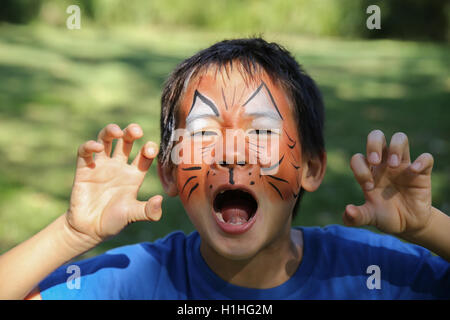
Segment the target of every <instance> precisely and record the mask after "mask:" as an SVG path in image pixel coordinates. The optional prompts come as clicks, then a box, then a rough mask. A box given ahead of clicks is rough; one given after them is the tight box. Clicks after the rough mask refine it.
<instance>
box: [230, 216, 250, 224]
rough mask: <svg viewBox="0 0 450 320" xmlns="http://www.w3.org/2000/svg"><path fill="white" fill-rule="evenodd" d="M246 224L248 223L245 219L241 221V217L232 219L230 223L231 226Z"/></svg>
mask: <svg viewBox="0 0 450 320" xmlns="http://www.w3.org/2000/svg"><path fill="white" fill-rule="evenodd" d="M245 222H246V221H245V220H244V219H241V218H240V217H232V218H231V219H230V221H228V223H229V224H234V225H241V224H243V223H245Z"/></svg>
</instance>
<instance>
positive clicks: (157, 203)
mask: <svg viewBox="0 0 450 320" xmlns="http://www.w3.org/2000/svg"><path fill="white" fill-rule="evenodd" d="M162 199H163V197H162V196H160V195H156V196H153V197H151V198H150V199H148V201H139V200H136V202H135V204H134V206H133V207H132V210H130V212H129V213H130V217H129V220H131V221H133V222H135V221H158V220H159V219H161V214H162V209H161V204H162Z"/></svg>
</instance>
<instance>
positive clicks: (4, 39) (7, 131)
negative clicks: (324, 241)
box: [0, 24, 450, 253]
mask: <svg viewBox="0 0 450 320" xmlns="http://www.w3.org/2000/svg"><path fill="white" fill-rule="evenodd" d="M245 36H248V35H247V34H242V33H239V32H228V33H217V32H212V31H209V32H208V31H197V30H193V29H186V28H185V29H177V28H161V27H159V28H157V27H152V26H150V27H136V28H131V27H121V28H109V29H100V28H91V27H86V28H83V29H82V30H80V31H79V32H78V31H77V32H71V31H69V30H67V29H65V28H56V27H54V28H50V27H45V26H43V25H39V24H36V25H33V26H32V27H23V26H3V27H2V28H0V82H1V86H0V156H1V157H0V164H1V166H0V191H1V194H0V252H2V251H4V250H7V249H8V248H10V247H11V246H13V245H15V244H17V243H19V242H20V241H23V240H24V239H26V238H27V237H29V236H31V235H32V234H34V233H36V232H37V231H39V230H40V229H42V228H43V227H44V226H45V225H47V224H48V223H49V222H50V221H52V220H53V219H54V218H56V217H57V216H58V215H60V214H62V213H63V212H64V211H65V210H66V209H67V206H68V203H69V196H70V190H71V186H72V182H73V174H74V170H75V161H76V151H77V148H78V146H79V145H80V144H81V143H83V142H84V141H86V140H90V139H96V136H97V134H98V132H99V130H100V129H101V128H102V127H103V126H105V125H106V124H108V123H111V122H112V123H117V124H119V125H120V126H122V127H124V126H126V125H127V124H129V123H138V124H140V125H141V126H142V128H143V130H144V133H145V136H144V138H143V139H142V141H138V142H136V146H135V148H134V149H133V152H132V155H131V158H133V157H134V156H135V155H136V153H137V151H138V149H139V148H140V147H142V146H143V144H144V143H145V141H147V140H152V141H156V142H159V114H160V111H159V104H160V101H159V100H160V95H161V89H162V86H163V82H164V80H165V79H166V77H167V75H168V74H169V73H170V72H171V71H172V70H173V68H174V67H175V66H176V65H177V64H178V63H179V62H181V61H182V60H183V59H184V58H186V57H188V56H190V55H192V54H193V53H195V52H196V51H197V50H199V49H201V48H204V47H206V46H208V45H211V44H213V43H214V42H216V41H219V40H223V39H226V38H233V37H245ZM264 37H265V38H266V39H267V40H269V41H277V42H279V43H281V44H283V45H285V46H286V47H287V49H289V50H291V51H292V54H293V55H294V56H295V57H296V58H297V59H298V61H299V62H300V64H302V65H303V66H304V67H305V69H306V70H307V71H308V72H309V73H310V74H311V75H312V77H313V78H314V79H315V80H316V82H317V83H318V84H319V86H320V88H321V90H322V92H323V95H324V100H325V103H326V108H327V120H326V128H325V134H326V146H327V151H328V170H327V174H326V177H325V180H324V183H323V184H322V186H321V187H320V188H319V190H318V191H317V192H314V193H311V194H307V195H306V196H305V199H304V200H303V202H302V204H301V212H300V214H299V215H298V217H297V218H296V220H295V221H294V224H301V225H325V224H329V223H341V213H342V210H343V208H344V207H345V205H346V204H347V203H358V201H359V202H361V201H362V193H361V191H360V188H359V186H358V185H357V183H356V182H355V181H354V179H353V175H352V172H351V170H350V167H349V160H350V157H351V155H352V154H353V153H356V152H363V153H364V152H365V141H366V137H367V134H368V133H369V132H370V130H372V129H374V128H379V129H382V130H384V131H386V134H387V136H388V135H391V134H392V133H393V132H396V131H405V132H407V133H408V136H409V137H410V138H411V139H410V140H411V141H412V143H413V144H414V145H413V146H412V148H411V150H412V152H413V153H414V154H415V155H416V156H417V155H418V154H419V152H432V153H433V155H434V156H435V163H436V165H435V169H434V175H433V192H434V205H436V206H438V207H440V208H443V207H450V205H449V204H448V196H449V194H450V187H449V180H448V176H449V172H450V142H449V141H450V139H449V136H448V132H449V126H448V119H449V116H450V109H448V105H447V104H448V93H449V92H450V80H449V77H448V67H449V61H450V59H449V51H448V46H445V45H435V44H429V43H415V42H399V41H386V40H384V41H349V40H345V41H341V40H336V39H326V38H323V39H317V38H307V37H296V36H294V35H285V34H280V33H267V34H264ZM389 138H390V137H389ZM160 193H162V187H161V184H160V182H159V178H158V176H157V173H156V169H155V166H154V165H153V166H152V167H151V169H150V171H149V173H148V174H147V176H146V179H145V181H144V183H143V185H142V188H141V190H140V192H139V196H138V197H139V199H141V200H147V199H148V198H149V197H151V196H152V195H154V194H160ZM163 207H164V208H165V213H164V216H163V219H162V221H161V222H158V224H145V223H144V224H142V223H138V224H136V225H133V226H130V227H127V228H126V230H124V231H123V232H122V233H121V234H120V236H118V237H117V238H114V239H113V240H111V241H110V242H108V243H106V244H105V245H104V246H102V247H100V248H98V249H96V250H97V251H94V253H98V252H101V250H103V249H104V248H107V247H111V246H117V245H120V244H123V243H134V242H139V241H151V240H154V239H155V238H156V237H160V236H163V235H164V234H167V233H168V232H170V231H173V230H174V229H182V230H185V231H188V230H192V229H193V227H192V225H191V224H190V222H189V221H188V219H187V217H186V215H185V213H184V210H183V207H182V205H181V203H180V201H179V199H176V198H168V197H165V198H164V203H163Z"/></svg>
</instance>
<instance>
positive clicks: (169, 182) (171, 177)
mask: <svg viewBox="0 0 450 320" xmlns="http://www.w3.org/2000/svg"><path fill="white" fill-rule="evenodd" d="M175 169H176V168H175V166H174V165H172V164H170V165H167V166H163V165H162V164H161V162H160V161H158V175H159V179H160V180H161V184H162V186H163V188H164V191H165V192H166V193H167V195H168V196H169V197H175V196H176V195H177V194H178V188H177V178H176V170H175Z"/></svg>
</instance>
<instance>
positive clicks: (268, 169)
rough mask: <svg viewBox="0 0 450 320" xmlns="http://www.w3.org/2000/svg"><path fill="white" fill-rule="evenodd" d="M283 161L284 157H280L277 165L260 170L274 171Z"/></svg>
mask: <svg viewBox="0 0 450 320" xmlns="http://www.w3.org/2000/svg"><path fill="white" fill-rule="evenodd" d="M283 159H284V155H283V156H282V157H281V159H280V161H278V162H277V163H275V164H274V165H273V166H271V167H268V168H261V170H263V171H270V170H273V169H275V168H276V167H278V166H279V165H280V164H281V162H282V161H283Z"/></svg>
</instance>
